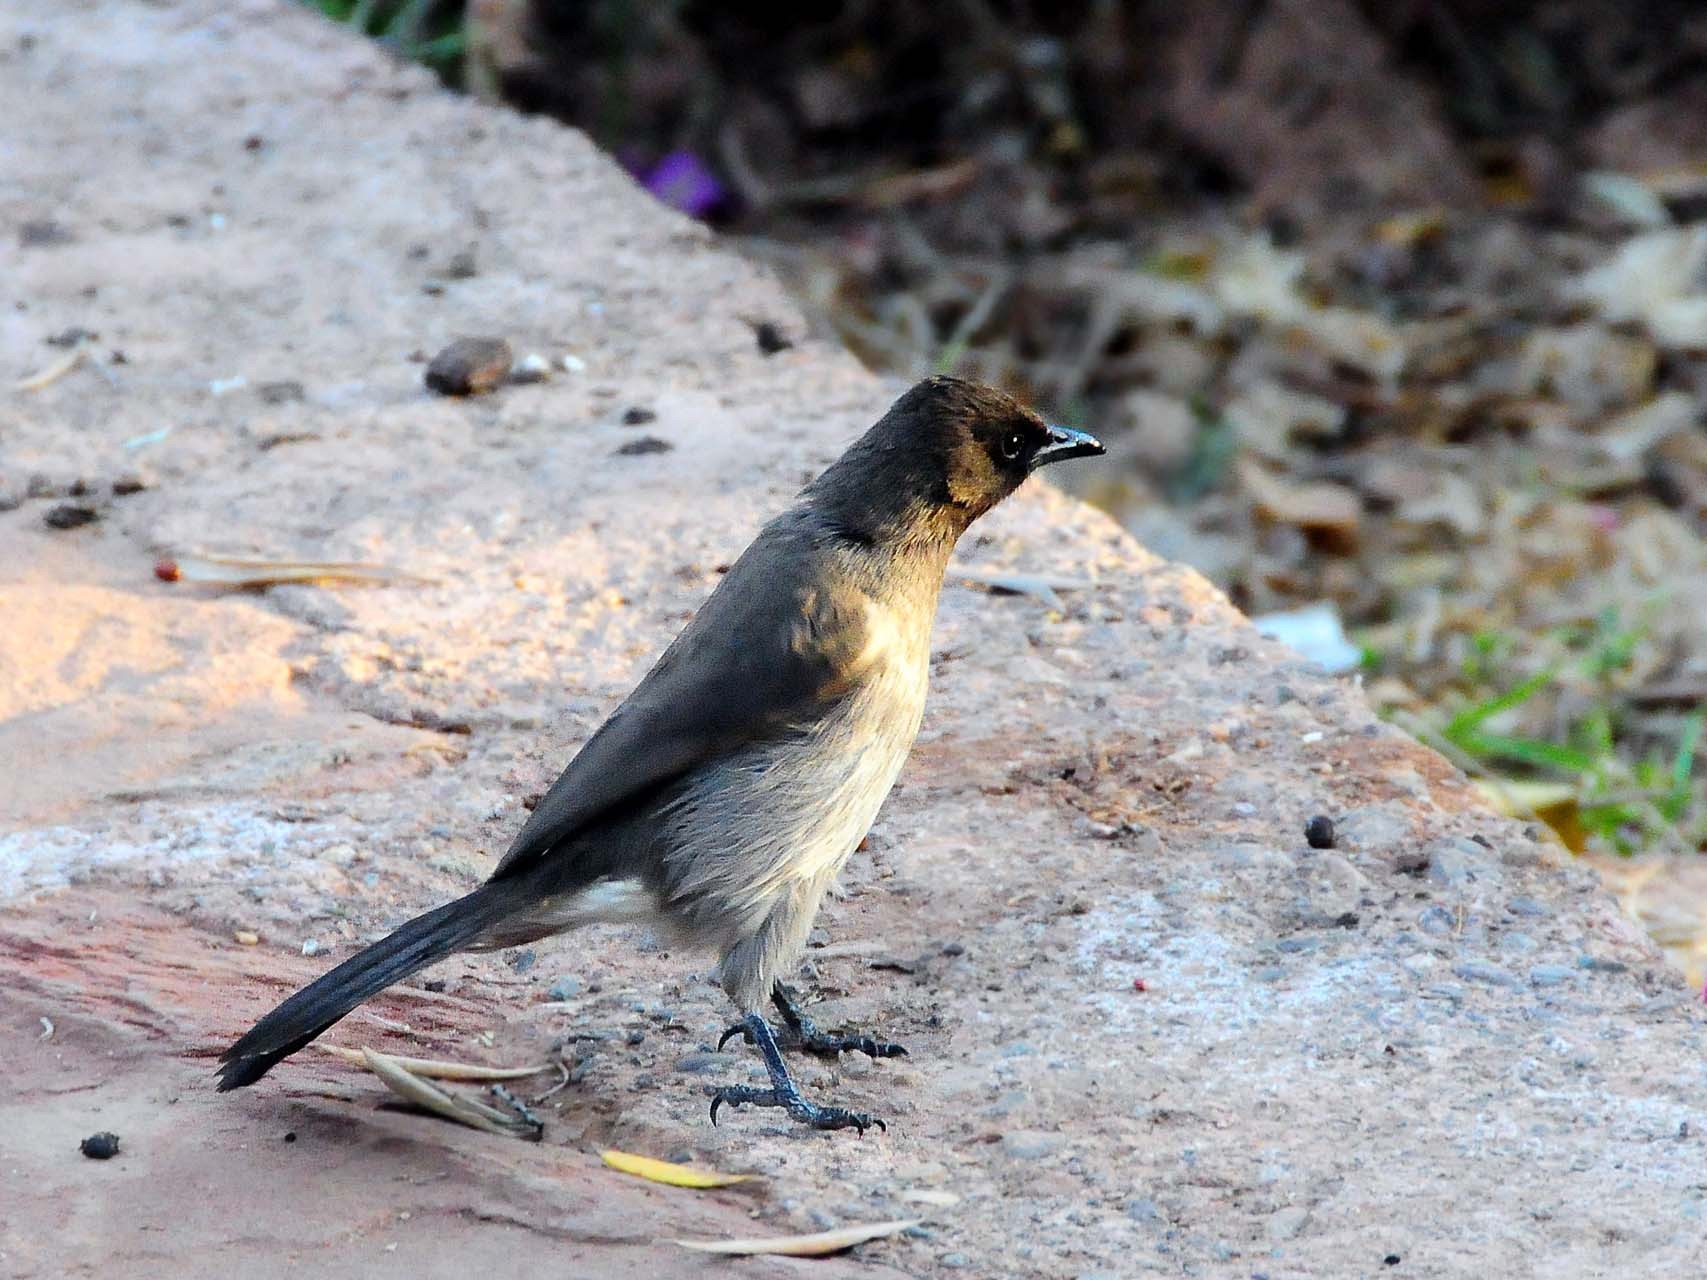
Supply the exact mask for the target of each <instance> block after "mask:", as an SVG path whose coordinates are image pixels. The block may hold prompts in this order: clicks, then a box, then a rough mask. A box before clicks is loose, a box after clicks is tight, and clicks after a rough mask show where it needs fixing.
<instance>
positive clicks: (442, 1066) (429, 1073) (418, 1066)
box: [238, 938, 551, 1080]
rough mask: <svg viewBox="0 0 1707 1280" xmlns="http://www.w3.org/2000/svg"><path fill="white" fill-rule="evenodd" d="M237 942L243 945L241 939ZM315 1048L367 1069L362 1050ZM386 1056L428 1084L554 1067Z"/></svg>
mask: <svg viewBox="0 0 1707 1280" xmlns="http://www.w3.org/2000/svg"><path fill="white" fill-rule="evenodd" d="M238 940H239V941H242V939H241V938H239V939H238ZM316 1047H317V1048H318V1049H320V1050H321V1052H323V1053H330V1054H335V1055H336V1056H338V1057H340V1058H342V1059H343V1060H344V1061H345V1062H353V1063H355V1064H356V1066H358V1067H363V1066H366V1065H367V1058H366V1056H365V1052H366V1051H364V1050H362V1049H346V1048H344V1046H343V1045H338V1044H323V1045H317V1046H316ZM385 1056H386V1057H388V1058H389V1059H390V1060H391V1061H392V1062H395V1063H396V1064H397V1065H398V1066H400V1067H402V1068H403V1069H404V1070H405V1071H407V1072H408V1073H409V1074H410V1075H415V1076H421V1077H424V1078H425V1079H429V1080H525V1079H526V1078H527V1077H528V1076H537V1075H541V1074H543V1073H544V1072H547V1071H550V1070H551V1066H550V1065H549V1064H548V1063H543V1062H542V1063H539V1064H538V1065H537V1066H532V1067H482V1066H477V1065H476V1064H474V1063H472V1062H445V1061H442V1060H440V1059H437V1058H405V1057H401V1056H400V1055H398V1054H387V1055H385Z"/></svg>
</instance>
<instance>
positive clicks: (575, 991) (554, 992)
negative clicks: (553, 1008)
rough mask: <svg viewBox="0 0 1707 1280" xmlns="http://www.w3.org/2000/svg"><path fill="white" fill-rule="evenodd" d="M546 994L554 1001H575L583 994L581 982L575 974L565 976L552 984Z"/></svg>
mask: <svg viewBox="0 0 1707 1280" xmlns="http://www.w3.org/2000/svg"><path fill="white" fill-rule="evenodd" d="M545 994H546V995H548V996H550V997H551V998H552V999H553V1000H573V999H574V998H575V997H576V996H578V995H580V994H581V980H580V979H579V978H577V977H575V976H574V975H573V974H564V975H563V976H562V977H561V978H559V979H558V980H557V981H556V982H554V983H552V984H551V986H550V987H549V988H548V989H547V990H546V993H545Z"/></svg>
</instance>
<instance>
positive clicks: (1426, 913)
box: [1417, 907, 1458, 938]
mask: <svg viewBox="0 0 1707 1280" xmlns="http://www.w3.org/2000/svg"><path fill="white" fill-rule="evenodd" d="M1457 925H1458V922H1457V920H1456V919H1455V918H1454V917H1453V915H1452V913H1451V912H1450V911H1448V910H1447V909H1446V908H1445V907H1424V908H1423V909H1422V910H1421V911H1420V912H1418V913H1417V928H1419V929H1421V930H1422V931H1423V932H1424V933H1426V934H1430V935H1432V936H1433V937H1436V938H1439V937H1442V936H1444V935H1446V934H1449V933H1451V932H1452V931H1453V929H1455V928H1456V927H1457Z"/></svg>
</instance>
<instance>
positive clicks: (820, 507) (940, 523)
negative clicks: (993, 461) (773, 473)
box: [801, 442, 979, 571]
mask: <svg viewBox="0 0 1707 1280" xmlns="http://www.w3.org/2000/svg"><path fill="white" fill-rule="evenodd" d="M862 443H863V442H862ZM909 462H910V460H909V459H907V458H906V457H905V456H904V455H902V454H900V453H899V451H885V450H875V449H873V450H865V449H860V448H859V447H858V446H856V447H855V448H854V449H850V450H849V451H848V453H847V454H845V455H844V456H843V457H842V458H841V459H840V460H839V461H838V462H836V463H835V464H833V465H832V466H831V467H830V468H829V469H828V470H827V471H825V472H824V474H823V475H821V476H819V477H818V479H817V480H815V481H813V483H812V484H811V485H809V486H808V487H807V489H806V492H805V493H804V494H802V495H801V496H802V498H803V500H804V505H806V506H807V507H808V508H810V509H811V510H812V511H813V512H814V514H815V515H816V516H817V517H818V519H819V520H820V521H821V522H822V523H823V525H824V526H826V527H827V528H828V529H830V530H832V531H834V533H835V535H836V536H838V537H839V538H841V539H842V540H843V541H845V542H847V543H850V544H854V545H858V546H861V547H864V548H866V549H868V550H870V551H872V552H874V553H878V554H883V555H887V556H891V557H896V558H900V559H904V560H907V561H910V562H913V563H916V564H918V565H919V566H920V567H924V566H927V565H929V564H932V563H935V564H936V565H937V566H938V569H939V571H940V570H941V569H942V568H944V567H946V566H947V564H948V557H949V555H950V553H951V552H953V550H954V544H955V543H956V542H958V541H959V540H960V535H961V534H963V533H965V532H966V530H967V528H968V527H969V526H970V525H971V523H972V521H973V520H974V519H976V518H977V516H978V514H979V513H978V512H975V511H969V510H967V509H965V508H963V507H960V506H957V505H956V504H955V503H953V502H951V501H948V495H947V493H946V491H945V492H942V493H922V492H920V481H919V478H918V473H917V471H916V470H915V469H914V467H913V466H911V465H909Z"/></svg>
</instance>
